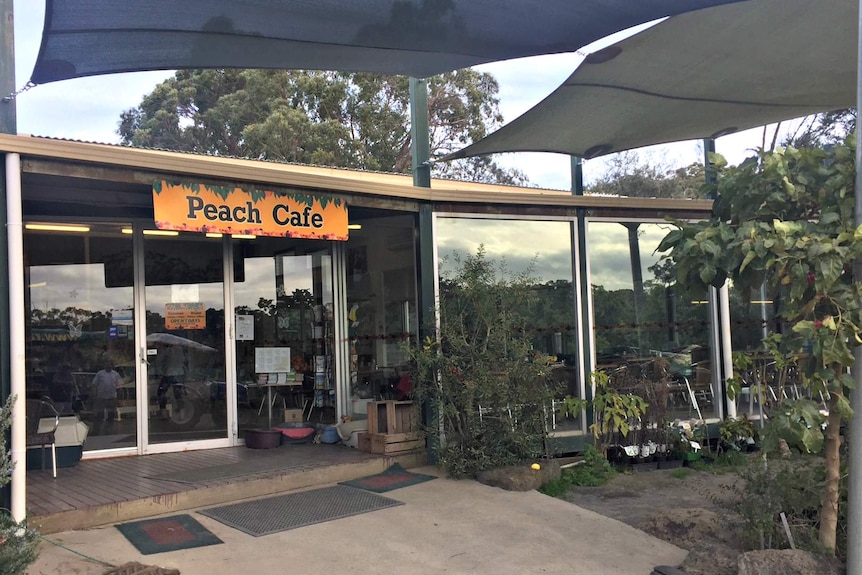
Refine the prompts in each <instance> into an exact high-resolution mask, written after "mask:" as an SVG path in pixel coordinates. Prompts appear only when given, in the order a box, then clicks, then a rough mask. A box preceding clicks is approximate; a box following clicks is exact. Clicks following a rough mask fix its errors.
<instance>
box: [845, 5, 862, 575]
mask: <svg viewBox="0 0 862 575" xmlns="http://www.w3.org/2000/svg"><path fill="white" fill-rule="evenodd" d="M859 4H860V6H859V12H858V14H859V15H858V21H857V26H858V29H859V32H858V34H859V36H858V44H857V46H856V182H855V184H856V185H855V190H856V194H855V195H856V209H855V211H854V222H855V224H856V225H857V226H858V225H859V224H862V175H860V171H859V165H860V164H862V148H860V146H859V142H860V137H862V131H860V129H859V110H862V88H860V87H862V0H860V2H859ZM853 275H854V276H855V277H854V281H856V282H859V281H862V261H860V260H858V259H857V260H856V262H855V263H854V264H853ZM853 351H854V355H855V356H856V365H855V367H854V368H853V378H854V379H855V380H856V388H855V389H854V390H853V391H851V392H850V405H851V407H853V411H854V413H855V415H854V416H853V420H852V421H850V426H849V431H848V439H849V444H850V449H849V456H850V457H849V459H850V462H849V465H848V470H849V474H850V477H849V480H848V481H849V486H848V497H847V575H862V425H860V423H862V347H859V346H857V347H856V349H855V350H853Z"/></svg>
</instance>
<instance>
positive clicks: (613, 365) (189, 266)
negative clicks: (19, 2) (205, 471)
mask: <svg viewBox="0 0 862 575" xmlns="http://www.w3.org/2000/svg"><path fill="white" fill-rule="evenodd" d="M0 153H2V154H3V155H4V156H5V158H6V162H5V166H6V168H5V170H6V171H5V179H4V180H3V181H4V182H5V186H6V193H7V196H10V197H15V196H16V195H18V196H20V200H21V214H20V218H21V219H20V222H21V226H22V236H23V244H22V246H21V254H20V257H21V261H20V265H21V266H22V267H23V278H19V280H20V281H22V282H23V307H22V308H21V309H12V310H11V323H12V325H13V326H15V325H23V333H24V342H23V351H24V365H23V370H24V373H25V378H24V379H25V388H26V395H27V396H28V397H49V398H50V399H51V401H52V402H53V404H54V405H55V406H56V407H57V410H58V411H59V412H60V414H61V415H66V416H77V417H78V418H79V419H80V420H81V421H83V422H84V423H85V424H86V425H87V426H88V433H87V435H86V439H85V441H84V443H83V457H84V458H85V459H87V458H98V457H107V456H110V457H115V456H120V455H146V454H151V453H164V452H172V451H182V450H190V449H208V448H216V447H229V446H235V445H241V444H243V443H244V441H245V434H246V432H247V430H249V429H253V428H261V427H267V426H272V425H276V424H280V423H282V422H284V421H285V420H287V421H293V422H297V423H299V422H306V423H307V422H311V423H313V424H326V423H336V422H337V421H339V419H340V418H342V417H343V416H349V417H351V418H353V419H363V418H365V417H366V413H367V404H368V402H370V401H374V400H381V399H401V398H404V397H407V396H409V391H410V381H409V375H408V365H407V357H406V353H405V348H404V346H405V344H406V343H407V342H410V341H414V340H416V339H417V338H418V337H419V332H418V329H419V326H420V325H424V324H423V322H426V323H427V322H429V321H430V322H433V315H431V314H432V310H433V302H434V294H435V293H436V289H437V285H438V282H439V279H440V276H441V274H443V275H444V276H445V274H446V273H447V272H449V271H451V270H452V269H453V266H455V265H457V264H456V262H457V260H458V258H459V257H463V256H465V255H470V254H475V253H476V250H477V249H479V247H480V246H482V247H483V248H484V249H485V251H486V253H487V255H488V256H489V257H491V258H497V259H504V260H505V262H506V265H507V267H508V268H509V270H510V271H513V272H519V271H523V270H527V269H529V270H530V273H531V275H532V276H533V277H534V279H535V289H537V290H538V291H539V292H540V294H539V295H540V298H539V300H540V301H541V302H542V305H541V308H542V309H541V313H538V314H537V316H536V318H535V324H534V325H533V326H532V327H531V332H530V334H529V336H530V337H531V338H532V340H533V345H534V349H536V350H537V351H541V352H544V353H547V354H549V355H554V356H556V358H557V361H558V374H559V379H560V381H561V382H562V384H563V388H564V390H565V392H564V394H569V395H576V396H579V397H585V396H587V395H588V394H589V389H588V383H587V382H588V377H587V374H588V373H589V372H590V371H591V370H594V369H610V370H613V369H617V368H619V367H620V366H623V365H625V364H626V363H627V362H631V361H633V360H634V359H638V360H643V359H644V358H649V357H659V356H660V357H664V358H666V360H667V361H668V362H669V363H670V365H671V366H672V369H673V370H674V372H675V373H676V374H678V376H679V377H678V381H679V382H681V383H680V385H682V387H681V388H680V389H681V393H680V394H679V397H678V399H677V400H676V401H675V402H674V403H673V408H674V410H676V415H678V416H679V417H691V418H695V417H697V418H704V419H707V418H710V417H715V416H717V415H719V410H720V409H721V405H720V404H721V402H720V401H717V400H716V397H717V393H718V391H719V390H717V389H716V384H715V383H714V382H715V381H716V378H715V377H713V371H714V370H713V368H712V366H713V365H714V364H715V359H714V354H713V353H712V350H713V349H714V347H715V344H714V342H715V341H717V340H716V338H720V333H719V331H718V330H717V326H716V325H715V321H714V320H713V319H712V312H711V311H710V310H712V309H713V307H712V306H710V305H708V304H707V302H708V301H709V298H708V297H707V294H706V293H696V290H690V289H686V288H685V287H680V286H676V285H675V284H674V282H673V280H672V279H671V278H670V277H669V276H668V274H667V273H666V269H665V268H664V267H663V265H662V262H661V261H660V255H661V254H657V253H655V248H656V246H657V245H658V242H659V241H660V240H661V238H662V237H663V236H664V235H665V234H666V233H667V231H668V230H669V229H670V226H669V224H668V223H667V218H669V217H672V218H702V217H705V216H706V215H707V214H708V212H709V209H710V206H711V204H710V202H708V201H702V200H670V199H644V198H622V197H601V196H589V195H588V196H578V195H573V194H572V193H571V192H568V191H554V190H542V189H534V188H516V187H506V186H498V185H488V184H473V183H465V182H454V181H444V180H433V181H432V184H431V188H420V187H414V186H413V183H412V180H411V178H410V177H409V176H402V175H391V174H379V173H367V172H359V171H350V170H342V169H332V168H322V167H312V166H303V165H290V164H280V163H273V162H263V161H251V160H243V159H234V158H223V157H210V156H203V155H193V154H185V153H176V152H168V151H160V150H151V149H136V148H129V147H122V146H114V145H104V144H92V143H85V142H77V141H66V140H56V139H47V138H37V137H30V136H8V135H0ZM8 217H9V222H10V225H11V224H13V223H14V218H15V214H13V213H10V214H9V216H8ZM13 265H14V261H13V258H11V257H10V266H13ZM13 269H14V268H13ZM12 291H13V293H14V290H12ZM747 300H750V298H747ZM733 301H734V299H733V297H731V302H733ZM740 305H741V304H740ZM761 311H762V310H759V309H751V306H750V304H746V307H744V308H743V307H740V308H739V309H733V310H732V313H733V314H735V315H734V317H735V319H736V320H738V324H737V328H739V329H738V330H736V331H739V332H740V333H743V336H742V337H741V339H740V340H739V342H737V341H734V345H735V346H737V345H738V346H742V347H744V346H746V345H749V344H748V343H747V342H746V341H745V338H746V337H747V336H745V335H744V334H745V333H746V332H745V330H746V329H748V331H750V332H751V334H750V339H752V341H754V342H756V341H758V339H759V335H758V334H759V331H760V327H761V325H762V323H761V319H762V318H761V316H760V312H761ZM429 318H430V319H429ZM748 318H750V321H749V322H748V323H745V322H746V321H748ZM746 326H747V327H746ZM736 331H735V333H736ZM13 333H14V328H13ZM735 337H736V336H735ZM755 345H756V344H755ZM102 370H107V371H108V372H110V371H114V372H116V374H117V375H119V377H120V378H121V384H120V386H119V388H118V390H117V398H116V405H117V409H116V414H115V415H114V416H113V417H107V415H106V413H105V412H104V410H103V409H101V404H100V399H102V398H100V392H99V389H98V386H97V385H96V383H95V382H97V381H98V379H97V374H98V373H99V372H100V371H102ZM564 394H563V395H564ZM560 399H562V395H561V397H560ZM549 407H551V409H550V410H549V422H548V425H549V426H550V427H551V429H552V434H553V436H554V437H555V441H556V442H557V445H558V446H559V447H558V448H559V450H560V451H566V450H571V449H574V446H578V445H582V442H583V441H584V438H585V436H586V435H587V422H586V421H585V419H584V417H581V416H578V417H572V416H571V415H568V416H564V415H563V414H562V411H561V410H560V409H559V405H557V404H556V403H555V404H554V405H553V406H549ZM579 442H580V443H579Z"/></svg>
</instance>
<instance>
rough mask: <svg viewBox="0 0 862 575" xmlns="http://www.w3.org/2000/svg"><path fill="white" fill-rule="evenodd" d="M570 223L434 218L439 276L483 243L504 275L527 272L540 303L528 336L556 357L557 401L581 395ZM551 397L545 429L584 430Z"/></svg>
mask: <svg viewBox="0 0 862 575" xmlns="http://www.w3.org/2000/svg"><path fill="white" fill-rule="evenodd" d="M571 226H572V224H571V223H570V222H567V221H531V220H516V219H481V218H464V217H439V218H437V228H436V237H437V251H438V256H439V260H440V268H441V275H446V274H448V273H449V272H451V271H452V270H453V269H455V268H456V267H457V265H458V261H459V259H460V258H463V257H464V256H467V255H474V254H476V252H477V250H478V249H479V247H480V246H481V247H483V248H484V250H485V252H486V254H487V257H488V259H489V260H493V261H499V262H503V263H504V265H505V267H506V270H507V273H509V274H522V273H527V274H528V275H529V276H530V277H531V278H532V279H533V280H534V289H535V290H536V291H537V292H538V298H536V299H537V300H538V305H537V306H536V308H535V310H534V311H533V314H534V316H533V319H532V321H531V325H530V328H529V332H528V336H529V337H530V339H531V342H532V345H533V349H534V350H535V352H536V353H541V354H546V355H551V356H555V357H556V358H557V361H558V364H557V366H556V368H555V370H554V380H555V383H556V384H557V385H558V390H559V391H558V399H562V398H563V397H564V396H565V395H573V396H577V397H583V395H582V386H581V383H580V382H579V381H578V375H577V374H578V367H577V366H578V341H577V330H576V328H575V324H576V322H575V309H574V302H575V295H574V286H573V278H574V274H573V270H572V231H571ZM559 406H560V404H559V403H558V402H556V401H555V405H554V406H553V407H554V408H553V409H550V410H548V413H549V421H548V426H549V429H551V430H553V431H556V432H561V431H573V430H583V425H582V421H581V418H580V416H578V417H572V416H563V415H561V410H560V407H559Z"/></svg>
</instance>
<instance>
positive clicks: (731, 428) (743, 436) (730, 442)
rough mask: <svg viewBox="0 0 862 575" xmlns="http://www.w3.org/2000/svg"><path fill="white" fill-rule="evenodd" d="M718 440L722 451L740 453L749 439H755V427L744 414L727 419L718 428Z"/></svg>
mask: <svg viewBox="0 0 862 575" xmlns="http://www.w3.org/2000/svg"><path fill="white" fill-rule="evenodd" d="M718 438H719V445H720V447H721V448H722V449H724V450H734V451H740V450H742V448H743V446H744V445H745V444H746V442H747V440H748V439H749V438H750V439H756V438H757V427H755V425H754V423H753V422H752V421H751V420H750V419H748V417H746V416H745V415H744V414H743V416H742V417H739V418H733V417H728V418H726V419H724V421H722V422H721V423H720V424H719V426H718Z"/></svg>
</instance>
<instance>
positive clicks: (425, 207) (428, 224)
mask: <svg viewBox="0 0 862 575" xmlns="http://www.w3.org/2000/svg"><path fill="white" fill-rule="evenodd" d="M409 81H410V141H411V143H412V145H411V154H410V155H411V159H412V163H413V185H414V186H416V187H419V188H430V187H431V164H430V162H429V159H430V157H431V144H430V140H429V136H428V83H427V82H426V81H425V80H423V79H419V78H410V80H409ZM418 233H419V241H418V245H419V252H418V259H419V261H418V268H419V270H418V272H419V274H418V275H419V277H418V283H419V310H418V316H419V325H418V326H417V331H418V335H419V341H422V340H424V339H425V338H426V337H434V336H435V334H436V333H437V314H436V305H435V304H436V297H435V294H436V289H435V287H436V286H435V285H434V284H435V277H436V274H435V271H436V269H435V268H436V261H435V258H434V209H433V206H432V205H431V204H430V203H423V204H421V205H420V206H419V217H418ZM435 418H436V415H435V414H434V413H433V410H432V406H431V405H429V404H428V402H425V404H423V405H422V419H423V421H425V422H426V423H428V422H431V421H433V420H434V419H435ZM441 437H442V428H441ZM436 447H437V446H436V445H433V444H431V443H430V442H429V445H428V448H427V457H428V462H429V463H436V460H437V455H436V454H437V449H436Z"/></svg>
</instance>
